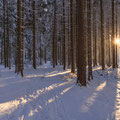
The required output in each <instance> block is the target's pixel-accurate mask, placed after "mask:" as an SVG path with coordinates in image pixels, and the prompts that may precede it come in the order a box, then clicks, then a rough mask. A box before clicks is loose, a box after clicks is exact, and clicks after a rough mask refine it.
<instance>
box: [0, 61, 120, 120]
mask: <svg viewBox="0 0 120 120" xmlns="http://www.w3.org/2000/svg"><path fill="white" fill-rule="evenodd" d="M93 72H94V80H92V81H91V82H90V83H89V84H88V86H87V87H80V86H77V85H76V84H75V83H76V78H75V77H76V76H75V75H72V74H69V73H70V70H69V69H67V70H66V71H63V70H62V67H61V66H58V67H56V68H55V69H53V68H52V66H51V65H50V63H47V64H45V65H43V66H41V67H39V68H37V70H34V69H32V68H26V69H25V70H24V77H23V78H21V77H20V76H19V75H16V74H15V73H14V68H12V69H11V70H9V69H5V68H4V67H3V66H0V120H120V69H115V70H114V71H113V70H112V69H111V68H109V69H107V70H105V72H103V71H101V69H100V67H96V68H94V71H93Z"/></svg>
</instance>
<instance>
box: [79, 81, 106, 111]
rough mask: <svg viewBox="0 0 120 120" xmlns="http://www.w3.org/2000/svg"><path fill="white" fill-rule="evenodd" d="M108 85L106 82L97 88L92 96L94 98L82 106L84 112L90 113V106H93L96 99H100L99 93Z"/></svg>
mask: <svg viewBox="0 0 120 120" xmlns="http://www.w3.org/2000/svg"><path fill="white" fill-rule="evenodd" d="M106 84H107V83H106V81H105V82H103V83H101V84H100V85H99V86H98V87H97V88H96V91H95V92H94V93H93V94H92V96H91V97H90V98H88V99H87V100H86V101H85V104H83V105H82V107H81V110H82V112H88V110H89V108H90V106H92V105H93V103H94V102H95V99H96V98H97V97H98V93H99V92H100V91H102V90H103V89H104V88H105V86H106Z"/></svg>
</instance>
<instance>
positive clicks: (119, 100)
mask: <svg viewBox="0 0 120 120" xmlns="http://www.w3.org/2000/svg"><path fill="white" fill-rule="evenodd" d="M119 72H120V70H118V74H120V73H119ZM115 120H120V81H118V82H117V91H116V101H115Z"/></svg>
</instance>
